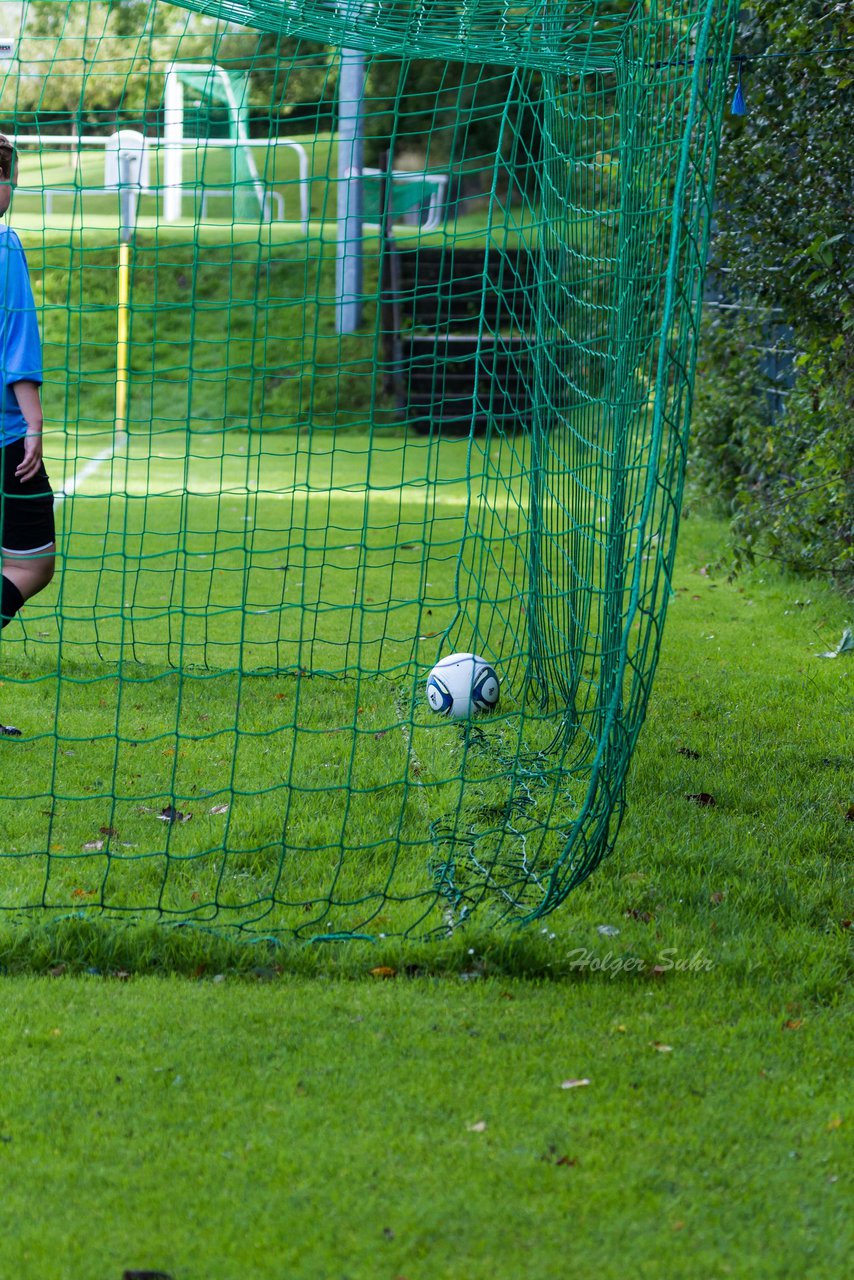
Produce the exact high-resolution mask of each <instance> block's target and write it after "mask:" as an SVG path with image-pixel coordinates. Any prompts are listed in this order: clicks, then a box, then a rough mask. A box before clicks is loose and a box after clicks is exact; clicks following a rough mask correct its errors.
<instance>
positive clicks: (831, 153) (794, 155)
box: [693, 0, 854, 585]
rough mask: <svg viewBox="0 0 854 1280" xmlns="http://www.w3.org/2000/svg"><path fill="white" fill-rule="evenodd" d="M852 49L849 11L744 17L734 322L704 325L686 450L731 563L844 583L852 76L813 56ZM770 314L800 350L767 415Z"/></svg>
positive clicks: (853, 435)
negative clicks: (711, 500) (717, 503)
mask: <svg viewBox="0 0 854 1280" xmlns="http://www.w3.org/2000/svg"><path fill="white" fill-rule="evenodd" d="M852 45H854V11H852V10H851V9H850V7H849V6H845V5H827V4H825V3H823V2H822V0H758V3H756V4H754V5H753V6H752V7H750V8H748V9H745V10H744V12H743V16H742V20H741V25H740V31H739V37H738V40H737V54H738V55H742V56H744V57H745V59H746V61H745V83H746V93H747V102H748V114H747V116H746V117H731V118H730V119H729V120H728V122H727V126H726V130H725V135H724V146H723V152H722V157H721V173H720V180H719V183H718V192H717V201H718V203H717V211H716V216H717V236H716V240H715V244H714V247H713V261H714V262H715V264H716V265H717V267H718V269H719V270H720V271H721V273H722V275H723V276H724V277H725V279H726V290H727V301H729V302H731V303H741V304H742V310H741V312H740V313H739V312H738V311H737V310H724V311H720V312H714V313H711V312H710V314H709V315H708V316H707V323H706V327H705V330H704V337H703V348H702V350H701V357H700V363H699V365H698V383H697V394H696V400H695V417H694V428H695V430H694V441H693V464H694V471H695V475H696V477H697V478H698V480H699V481H700V482H701V483H702V484H703V485H704V487H705V488H706V489H707V490H708V491H709V492H710V493H712V494H713V495H714V496H715V497H717V498H718V499H720V500H721V501H723V502H725V503H727V504H728V505H729V506H730V508H731V509H732V510H733V511H734V513H735V515H734V531H735V535H736V541H737V544H738V553H737V554H738V555H740V556H742V557H745V556H746V557H751V558H752V557H755V556H756V555H760V554H762V555H770V556H773V557H776V558H778V559H780V560H782V561H783V562H784V563H785V564H786V565H787V566H788V567H790V568H793V569H796V570H804V571H806V572H810V573H830V574H832V575H833V576H834V577H835V578H837V579H838V580H840V581H843V582H845V583H846V584H849V585H854V548H852V519H854V516H852V512H854V487H852V486H854V480H852V469H854V419H852V414H851V404H852V391H854V291H852V288H851V280H852V279H854V236H852V235H851V232H850V227H849V223H850V192H851V187H852V182H854V150H852V147H851V142H850V139H851V136H852V134H854V94H852V92H851V87H852V84H854V73H852V70H851V55H850V53H847V54H846V53H845V52H842V54H841V56H837V55H836V54H831V53H827V54H822V53H821V52H820V51H821V50H832V49H836V50H837V51H840V50H843V51H844V49H845V48H846V47H847V48H849V49H850V47H851V46H852ZM766 54H772V55H773V57H764V56H763V55H766ZM751 55H753V59H754V60H752V61H751ZM772 310H773V313H774V314H775V315H776V316H778V317H779V318H780V320H781V321H782V322H783V323H784V324H785V325H787V326H788V327H789V329H790V330H791V333H792V335H793V344H794V347H795V349H796V350H797V351H798V352H799V355H798V357H797V359H796V361H795V378H794V386H793V388H792V389H791V392H790V394H789V395H788V396H787V398H786V408H785V413H783V414H779V415H776V417H775V415H773V414H772V413H771V407H770V403H769V397H768V381H767V378H766V377H765V375H764V373H763V370H762V360H761V355H760V351H761V350H762V349H763V348H766V347H767V346H768V337H767V323H766V322H765V321H763V319H762V317H763V316H767V315H768V314H769V313H770V312H771V311H772Z"/></svg>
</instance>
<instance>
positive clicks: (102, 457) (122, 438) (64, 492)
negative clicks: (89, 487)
mask: <svg viewBox="0 0 854 1280" xmlns="http://www.w3.org/2000/svg"><path fill="white" fill-rule="evenodd" d="M126 444H127V434H126V433H125V432H124V431H120V432H118V434H117V435H116V437H115V439H114V440H113V442H112V444H111V445H110V446H109V448H107V449H102V450H101V452H100V453H98V454H96V455H95V457H94V458H90V459H89V461H88V462H87V463H86V464H85V466H82V467H81V468H80V470H79V471H75V473H74V475H73V476H72V477H71V479H70V480H66V482H65V484H64V485H63V486H62V488H61V489H60V490H58V492H57V494H56V497H55V499H54V505H58V504H59V503H60V502H62V500H63V499H64V498H70V497H71V496H72V494H74V493H76V492H77V490H78V489H79V488H80V486H81V484H83V483H84V481H85V480H88V478H89V476H91V475H94V474H95V472H96V471H98V470H99V469H100V468H101V467H102V466H103V465H104V463H105V462H109V461H110V459H111V458H112V457H113V456H114V454H116V453H117V452H118V451H119V449H121V448H123V447H124V446H125V445H126Z"/></svg>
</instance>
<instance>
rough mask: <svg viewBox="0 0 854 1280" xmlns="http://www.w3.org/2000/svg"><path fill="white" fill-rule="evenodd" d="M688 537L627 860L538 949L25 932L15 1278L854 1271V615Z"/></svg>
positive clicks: (510, 940) (637, 781)
mask: <svg viewBox="0 0 854 1280" xmlns="http://www.w3.org/2000/svg"><path fill="white" fill-rule="evenodd" d="M683 535H684V536H683V538H682V542H681V555H680V560H679V565H678V572H677V578H676V585H677V587H678V588H679V594H678V598H677V600H676V601H675V602H674V606H673V608H672V611H671V616H670V619H669V629H668V634H667V639H666V642H665V648H664V653H663V658H662V663H661V666H660V669H659V673H658V677H657V683H656V690H655V694H654V697H653V700H652V703H651V708H650V715H649V718H648V723H647V726H646V728H645V730H644V734H643V735H642V737H641V741H640V744H639V747H638V750H637V753H636V756H635V760H634V764H633V768H632V774H631V780H630V787H629V807H628V812H627V817H626V819H625V822H624V826H623V831H622V834H621V839H620V842H619V844H618V846H617V850H616V852H615V854H614V855H613V856H612V858H611V859H610V861H609V862H607V863H606V864H605V865H604V866H603V867H602V868H601V869H600V871H599V872H598V873H597V874H596V875H595V876H594V877H593V878H592V879H591V880H590V881H588V882H587V883H586V884H585V885H584V886H583V887H582V888H581V889H579V890H578V891H576V893H574V894H573V895H572V897H571V898H570V900H569V901H568V902H567V904H566V906H565V907H564V908H563V909H562V910H561V911H559V912H557V913H556V914H555V915H553V916H552V917H550V919H549V920H548V921H546V922H543V925H542V926H537V927H536V928H535V929H529V930H527V931H525V932H523V933H521V934H515V935H514V934H510V935H508V934H507V933H506V932H503V933H502V932H494V933H490V932H488V931H487V932H480V933H479V932H477V931H476V930H475V929H471V930H468V931H465V932H464V933H462V934H458V935H457V936H456V937H455V938H454V939H452V940H449V941H448V942H446V943H434V944H432V945H429V946H427V945H425V944H419V943H416V942H408V943H407V942H401V941H394V942H393V941H388V942H378V943H376V944H374V945H373V946H368V945H366V944H359V943H355V944H353V943H350V944H335V943H327V944H325V945H324V946H323V947H317V946H315V947H305V946H292V947H289V946H282V947H279V948H277V949H275V950H269V949H268V948H267V947H265V946H256V947H254V948H247V947H245V946H244V947H238V946H236V945H235V944H233V943H231V944H230V943H228V942H227V941H225V940H222V939H217V938H211V937H205V936H204V935H197V936H196V938H195V940H194V946H195V949H194V950H193V951H190V950H188V949H187V948H186V947H185V946H183V945H181V943H180V941H179V940H178V939H176V938H175V937H174V936H173V935H172V934H170V933H169V932H168V931H163V930H160V931H155V930H153V929H152V930H146V929H144V928H142V929H140V928H137V929H136V930H121V929H117V930H114V931H112V932H110V933H106V934H105V932H104V931H99V930H97V929H96V928H95V927H94V926H86V925H85V924H84V923H83V922H80V921H73V920H69V921H66V922H65V924H64V925H59V926H55V927H54V928H53V929H45V930H43V931H42V933H41V934H40V935H39V937H38V938H36V939H34V938H33V937H31V938H30V939H29V942H28V943H27V945H26V946H24V945H23V942H22V936H21V933H20V931H19V930H18V931H16V930H15V929H14V927H10V926H6V927H5V928H4V929H3V931H2V933H1V934H0V957H2V960H3V963H4V966H5V970H6V973H7V974H9V975H12V974H14V973H15V972H17V971H18V970H20V969H26V970H29V971H32V969H33V968H34V967H35V968H36V969H40V970H41V971H42V972H43V974H44V976H42V977H35V978H33V977H13V976H8V977H6V978H5V979H3V981H2V993H3V1007H4V1018H3V1023H2V1028H0V1043H2V1053H3V1061H4V1066H5V1068H6V1083H5V1085H4V1089H3V1097H2V1104H0V1135H2V1141H3V1146H2V1152H3V1160H4V1167H5V1169H6V1174H7V1180H6V1192H5V1194H4V1199H3V1209H2V1211H0V1212H2V1217H0V1221H2V1225H3V1230H2V1234H0V1269H2V1271H3V1273H4V1274H10V1275H11V1274H14V1275H17V1276H20V1277H21V1278H22V1280H36V1278H38V1280H113V1278H114V1277H120V1276H121V1274H122V1272H123V1270H124V1269H125V1268H140V1269H141V1268H150V1269H155V1268H156V1269H160V1270H163V1271H165V1272H167V1273H168V1274H170V1275H172V1276H173V1277H174V1280H211V1277H214V1278H216V1280H238V1278H239V1280H268V1278H269V1277H270V1276H272V1275H276V1276H278V1275H281V1274H293V1275H299V1276H300V1277H307V1278H308V1280H314V1278H315V1277H316V1278H317V1280H321V1278H323V1280H326V1278H327V1277H338V1276H347V1277H350V1278H351V1280H373V1278H374V1277H377V1276H380V1277H389V1280H392V1278H394V1277H400V1276H406V1277H408V1278H409V1280H419V1278H421V1277H424V1280H427V1278H428V1277H429V1278H430V1280H432V1278H433V1277H448V1278H449V1280H450V1278H451V1277H453V1278H456V1277H458V1276H460V1275H466V1276H470V1277H473V1278H480V1277H484V1280H486V1278H487V1277H494V1276H498V1277H500V1278H501V1280H515V1278H516V1277H517V1276H519V1275H521V1274H525V1275H529V1276H532V1277H534V1278H535V1280H552V1277H556V1276H562V1275H565V1274H566V1273H567V1270H568V1269H571V1270H572V1271H574V1272H575V1273H576V1274H579V1275H583V1276H588V1275H594V1274H596V1275H602V1276H605V1277H614V1280H618V1278H619V1280H621V1278H622V1277H624V1276H625V1275H627V1274H632V1275H637V1276H641V1277H649V1278H650V1280H658V1277H660V1276H662V1275H667V1276H678V1277H680V1278H692V1280H693V1277H697V1280H706V1278H707V1277H710V1276H715V1277H717V1276H721V1277H725V1276H733V1277H739V1280H740V1278H742V1277H744V1278H746V1280H753V1277H756V1278H761V1280H766V1278H771V1277H773V1278H775V1280H777V1278H779V1280H789V1278H790V1277H792V1276H809V1277H811V1280H813V1278H814V1280H825V1278H826V1280H835V1278H836V1277H837V1276H839V1275H841V1274H843V1273H844V1272H845V1269H846V1262H845V1259H846V1257H847V1242H846V1219H847V1208H846V1205H847V1203H848V1197H849V1191H850V1179H851V1175H852V1167H851V1166H852V1160H851V1144H850V1140H849V1130H850V1125H851V1114H850V1098H849V1096H848V1090H847V1076H848V1057H849V1051H848V1044H849V1043H850V1034H851V1003H850V978H851V956H850V937H851V934H850V897H849V890H850V879H849V874H850V864H851V845H852V838H853V837H854V827H853V826H852V824H851V822H850V821H847V820H846V813H847V812H848V806H849V805H850V803H851V800H852V794H851V779H852V776H854V770H852V757H851V733H850V726H851V714H852V688H851V681H852V678H854V677H852V671H851V668H850V659H848V660H847V661H846V660H845V659H838V660H836V661H830V662H827V661H826V662H822V661H820V660H818V659H817V658H815V657H814V655H815V653H816V652H819V651H822V650H824V649H827V648H829V647H830V645H831V642H832V641H833V640H834V639H835V638H838V634H839V630H840V627H841V625H842V623H843V622H844V621H845V620H846V619H847V618H848V616H849V614H848V610H847V609H846V606H845V604H844V602H842V601H840V600H839V599H837V598H835V597H834V596H833V595H832V594H831V593H829V592H828V591H827V590H826V589H824V588H822V587H820V586H817V585H816V584H812V583H803V582H800V583H795V582H791V581H787V580H781V579H779V578H777V577H776V576H775V575H774V574H773V573H762V572H756V573H751V574H748V575H746V576H744V577H742V578H740V579H738V580H736V581H735V582H732V583H730V582H728V581H727V578H726V576H725V574H724V573H722V572H720V571H719V570H717V569H716V567H715V566H716V563H717V561H718V558H719V556H720V555H721V553H722V550H723V546H724V531H723V529H722V528H721V527H720V526H718V525H715V524H714V523H713V522H711V521H709V520H705V519H697V518H696V517H695V516H693V515H692V516H691V517H690V518H689V519H688V520H687V521H686V522H685V525H684V529H683ZM703 791H705V792H707V793H709V794H713V795H714V797H715V799H716V804H715V805H714V806H704V807H700V806H697V805H696V804H695V803H692V802H691V801H690V800H689V799H687V798H686V797H687V796H688V795H690V794H698V793H700V792H703ZM63 931H64V933H63ZM176 965H177V967H179V968H183V969H184V971H185V972H186V973H187V975H188V976H187V977H185V978H174V977H173V978H171V979H165V978H158V977H152V976H149V977H146V976H143V975H144V973H145V972H146V971H151V970H154V971H157V970H160V969H167V970H168V969H170V968H172V967H174V966H176ZM87 969H88V970H90V972H88V973H86V972H84V970H87ZM49 970H50V971H52V972H53V974H54V975H55V976H49V973H48V971H49ZM371 970H378V974H377V976H372V975H371ZM75 974H77V976H75ZM383 975H387V976H385V977H384V976H383ZM571 1080H575V1081H588V1082H589V1083H585V1084H577V1085H576V1086H575V1087H573V1088H564V1087H562V1086H563V1085H564V1082H568V1081H571ZM34 1206H37V1208H36V1209H34Z"/></svg>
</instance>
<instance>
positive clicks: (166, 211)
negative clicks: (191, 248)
mask: <svg viewBox="0 0 854 1280" xmlns="http://www.w3.org/2000/svg"><path fill="white" fill-rule="evenodd" d="M163 143H164V151H163V188H164V189H163V221H164V222H177V221H178V220H179V219H180V217H181V182H182V174H181V168H182V160H183V146H184V90H183V88H182V87H181V81H180V80H179V79H178V75H177V73H176V71H175V68H174V67H170V68H169V72H168V74H167V76H166V88H165V90H164V93H163Z"/></svg>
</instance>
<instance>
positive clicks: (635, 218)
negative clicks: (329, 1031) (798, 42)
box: [0, 0, 737, 938]
mask: <svg viewBox="0 0 854 1280" xmlns="http://www.w3.org/2000/svg"><path fill="white" fill-rule="evenodd" d="M7 8H11V9H14V10H15V11H16V12H18V10H19V11H20V12H19V19H20V23H19V26H18V27H17V29H16V30H13V31H6V32H2V33H0V34H2V35H3V36H4V37H7V36H8V37H10V38H11V44H12V46H13V54H14V56H12V57H11V58H8V59H7V60H5V61H3V62H2V63H0V81H2V98H0V128H2V129H3V131H4V132H5V133H6V135H7V136H9V137H10V138H11V139H12V140H13V142H14V145H15V148H16V152H17V155H18V157H19V163H20V171H19V176H18V184H17V189H16V190H15V193H14V200H13V204H12V208H11V212H10V214H9V223H10V225H11V226H12V227H13V228H14V229H15V231H16V233H17V235H18V236H19V237H20V241H21V243H22V245H23V248H24V250H25V252H26V257H27V260H28V264H29V271H30V278H31V282H32V286H33V291H34V297H35V306H36V312H37V316H38V321H39V325H40V331H41V339H42V344H43V359H44V386H43V389H42V399H43V404H44V414H45V428H44V453H45V459H46V464H47V470H48V472H49V474H50V476H51V478H52V482H53V487H54V490H55V491H56V494H57V498H56V508H55V514H56V524H57V534H56V536H57V559H58V572H57V574H56V576H55V578H54V579H53V581H52V582H51V583H50V585H49V586H47V587H45V588H44V589H43V590H42V591H40V592H38V593H37V594H33V595H32V597H31V598H30V599H29V600H28V601H27V602H26V604H25V605H24V607H23V609H22V610H21V611H20V612H19V613H18V615H17V616H16V617H15V618H13V619H12V620H11V621H9V623H8V625H7V626H5V627H4V629H3V631H2V641H0V681H2V683H0V718H2V719H3V720H4V721H7V722H8V721H12V722H14V723H15V724H16V725H18V726H19V727H21V729H22V736H21V737H20V738H17V739H15V740H11V739H5V740H2V741H0V750H2V751H3V753H4V756H5V758H4V761H3V770H2V782H0V788H2V792H1V793H0V824H1V827H0V829H1V830H2V841H0V863H2V867H1V868H0V885H2V888H0V907H2V909H3V911H4V912H5V913H7V918H14V919H16V920H21V921H24V922H28V921H29V922H32V921H34V920H36V921H39V920H44V919H49V918H53V917H55V916H61V915H67V914H68V913H81V914H83V915H92V916H97V917H98V918H99V919H107V920H114V921H115V920H140V919H144V918H153V919H157V920H160V921H164V922H173V923H180V924H182V925H183V924H188V923H194V924H197V925H200V926H204V927H207V928H216V929H238V930H242V931H244V932H245V933H247V934H249V935H252V936H255V935H259V934H263V935H264V936H278V935H282V936H284V935H287V934H294V933H295V934H297V935H299V936H302V937H308V938H317V937H340V936H352V935H354V934H362V935H364V934H367V935H371V936H376V935H379V934H393V933H417V934H419V935H427V934H433V935H435V934H442V933H446V932H447V931H449V930H453V929H455V928H456V927H457V926H459V925H460V924H461V923H463V922H464V921H465V920H466V919H468V918H469V917H470V916H471V914H472V913H473V912H474V911H475V910H477V912H478V917H479V919H481V920H482V921H483V922H484V923H485V924H487V925H488V924H493V923H494V924H497V923H498V922H499V921H502V920H514V921H524V920H530V919H532V918H534V917H538V916H542V915H544V914H545V913H547V912H549V911H551V910H552V909H553V908H555V907H556V906H557V905H558V904H559V903H561V902H562V901H563V899H564V898H565V897H566V896H567V894H568V893H569V891H570V890H571V889H572V888H573V886H575V885H577V884H578V883H579V882H581V881H582V880H584V879H585V878H586V877H587V876H588V875H589V874H590V873H591V871H592V870H593V869H594V868H595V867H596V866H597V864H598V863H599V862H600V861H601V859H602V857H603V856H604V855H605V854H606V853H607V851H608V850H609V848H610V847H611V846H612V844H613V841H614V838H615V835H616V830H617V827H618V824H619V819H620V816H621V812H622V808H623V796H624V786H625V779H626V773H627V769H628V766H629V762H630V759H631V754H632V749H633V746H634V744H635V741H636V739H637V735H638V732H639V730H640V727H641V724H642V721H643V717H644V711H645V707H646V703H647V699H648V697H649V694H650V688H651V682H652V676H653V672H654V668H655V663H656V658H657V654H658V650H659V645H660V641H661V633H662V626H663V622H664V614H665V610H666V605H667V599H668V594H669V591H670V585H669V584H670V572H671V566H672V563H673V556H674V547H675V536H676V528H677V523H678V514H679V509H680V502H681V492H682V480H683V470H684V459H685V439H686V432H687V426H688V422H689V417H690V407H691V389H692V378H693V371H694V362H695V353H696V345H697V335H698V325H699V317H700V302H701V292H702V281H703V271H704V264H705V256H706V248H707V241H708V232H709V222H710V215H711V202H712V190H713V183H714V171H715V163H716V155H717V146H718V139H719V130H720V121H721V115H722V111H723V102H724V97H725V94H726V85H727V67H728V60H729V55H730V48H731V42H732V36H733V29H734V22H735V15H736V9H737V6H736V5H735V3H734V2H733V0H672V2H665V0H651V2H648V3H642V4H641V3H638V4H634V3H632V4H629V3H619V2H618V0H614V2H606V0H601V2H600V0H589V2H586V3H584V2H581V0H566V2H565V3H555V0H549V3H546V2H545V0H541V2H537V3H530V2H527V3H520V4H511V3H496V2H495V0H456V2H454V3H451V0H412V2H409V0H393V2H392V0H385V2H384V0H375V2H373V3H370V4H367V3H365V4H362V3H353V4H346V3H342V4H339V5H335V6H330V5H327V4H324V3H322V2H321V0H292V2H289V3H288V2H285V0H275V2H274V0H268V2H267V3H264V2H262V0H244V2H243V3H240V4H237V3H228V2H226V0H222V2H215V0H209V2H207V3H187V4H184V5H182V6H173V5H166V4H160V3H152V4H147V3H145V4H141V3H126V4H112V5H109V6H108V5H106V4H104V5H101V4H49V3H42V4H37V3H30V4H24V5H22V6H7ZM237 24H242V25H237ZM342 49H343V50H345V51H346V52H344V53H342ZM116 135H117V136H116ZM129 193H130V195H129ZM131 196H132V198H131ZM7 234H8V233H6V232H5V231H3V232H0V235H7ZM8 243H9V242H8V240H7V241H4V244H6V245H8ZM3 314H4V322H5V324H6V332H7V333H8V332H11V328H10V326H13V325H14V324H16V323H18V322H19V320H20V315H19V313H18V312H16V310H15V308H14V307H13V306H12V304H11V302H10V301H9V299H8V298H7V299H6V301H5V311H4V313H3ZM4 359H5V356H4ZM4 377H5V379H6V382H7V384H8V383H9V380H10V374H9V372H8V370H6V371H5V372H4ZM10 394H11V395H13V394H14V384H13V385H12V387H11V391H10V390H7V406H8V403H9V395H10ZM4 483H5V482H4ZM7 498H8V492H4V504H6V505H8V504H7ZM19 505H20V504H19ZM5 509H6V506H4V510H5ZM6 539H7V526H6V525H4V540H6ZM4 544H5V545H7V546H8V545H12V546H20V545H21V544H20V543H14V542H12V543H9V542H8V541H5V542H4ZM42 554H43V555H44V554H45V553H44V552H42ZM455 652H463V653H476V654H478V655H480V656H481V657H482V658H483V659H484V660H485V662H487V663H488V664H491V666H492V667H493V668H494V670H495V672H496V673H497V675H498V677H499V679H500V684H501V699H500V704H499V706H498V709H497V710H496V711H494V712H493V713H492V714H489V715H475V716H472V717H471V718H463V719H459V720H453V719H449V718H448V717H446V716H443V715H441V714H436V713H435V712H434V711H433V710H432V709H431V706H430V705H429V703H428V701H427V698H426V696H425V681H426V677H427V675H428V672H429V671H430V670H431V668H432V667H433V665H434V664H435V663H436V662H437V660H439V659H440V658H442V657H444V656H447V655H449V654H452V653H455Z"/></svg>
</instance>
